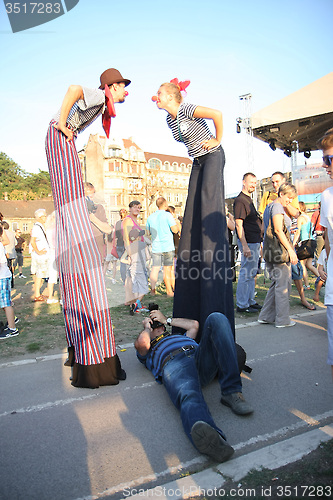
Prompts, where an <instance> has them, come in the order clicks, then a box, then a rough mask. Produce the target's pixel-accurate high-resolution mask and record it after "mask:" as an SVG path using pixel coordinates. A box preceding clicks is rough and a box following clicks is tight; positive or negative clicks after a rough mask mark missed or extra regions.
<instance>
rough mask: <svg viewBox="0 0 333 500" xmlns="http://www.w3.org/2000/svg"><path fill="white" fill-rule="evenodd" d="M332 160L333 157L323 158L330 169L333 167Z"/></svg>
mask: <svg viewBox="0 0 333 500" xmlns="http://www.w3.org/2000/svg"><path fill="white" fill-rule="evenodd" d="M332 159H333V155H326V156H323V162H324V163H325V165H327V166H328V167H330V166H331V165H332Z"/></svg>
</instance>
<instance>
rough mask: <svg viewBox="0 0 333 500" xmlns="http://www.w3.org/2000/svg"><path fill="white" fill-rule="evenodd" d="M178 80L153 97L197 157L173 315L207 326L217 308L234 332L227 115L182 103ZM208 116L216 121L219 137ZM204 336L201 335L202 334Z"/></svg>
mask: <svg viewBox="0 0 333 500" xmlns="http://www.w3.org/2000/svg"><path fill="white" fill-rule="evenodd" d="M189 83H190V82H189V81H187V82H178V80H177V79H176V78H175V79H174V80H171V82H170V83H164V84H162V85H161V86H160V88H159V90H158V92H157V96H154V97H153V101H156V104H157V107H158V108H159V109H164V110H165V111H167V113H168V115H167V119H166V121H167V124H168V126H169V128H170V129H171V131H172V134H173V137H174V139H175V140H176V141H179V142H183V143H184V144H185V146H186V147H187V150H188V154H189V156H192V157H193V158H194V160H193V165H192V172H191V177H190V183H189V189H188V197H187V202H186V207H185V213H184V220H183V226H182V233H181V238H180V242H179V249H178V258H177V267H176V286H175V296H174V308H173V316H174V317H177V318H189V319H196V320H198V321H199V323H200V325H204V323H205V320H206V318H207V317H208V316H209V314H210V313H212V312H221V313H223V314H225V316H226V317H227V318H228V320H229V322H230V325H231V328H232V330H233V331H234V328H235V325H234V305H233V291H232V271H231V269H230V262H229V249H228V248H229V247H228V237H227V224H226V217H225V202H224V181H223V170H224V163H225V158H224V151H223V149H222V147H221V145H220V142H221V139H222V132H223V124H222V113H221V112H220V111H218V110H215V109H211V108H205V107H202V106H196V105H193V104H189V103H184V102H183V96H182V92H184V91H185V88H186V87H187V86H188V85H189ZM205 119H211V120H213V123H214V127H215V136H213V134H212V133H211V131H210V129H209V127H208V125H207V123H206V121H205ZM199 335H200V334H199Z"/></svg>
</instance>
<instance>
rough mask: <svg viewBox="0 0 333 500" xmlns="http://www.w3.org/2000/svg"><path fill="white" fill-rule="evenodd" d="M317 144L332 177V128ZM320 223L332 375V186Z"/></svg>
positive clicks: (325, 196)
mask: <svg viewBox="0 0 333 500" xmlns="http://www.w3.org/2000/svg"><path fill="white" fill-rule="evenodd" d="M318 145H319V147H320V149H322V151H323V167H325V168H326V171H327V174H328V175H329V176H330V178H331V179H333V128H331V129H330V130H328V131H327V132H326V134H325V135H324V136H323V137H322V138H321V139H320V140H319V142H318ZM320 224H321V225H322V226H323V227H325V249H326V254H327V257H328V259H327V280H326V285H325V305H326V306H327V336H328V357H327V364H329V365H331V369H332V377H333V253H332V252H330V248H331V247H332V246H333V186H332V187H329V188H327V189H325V191H324V192H323V193H322V195H321V211H320Z"/></svg>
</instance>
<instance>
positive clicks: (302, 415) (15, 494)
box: [0, 310, 333, 500]
mask: <svg viewBox="0 0 333 500" xmlns="http://www.w3.org/2000/svg"><path fill="white" fill-rule="evenodd" d="M293 317H294V319H295V320H296V322H297V325H296V326H295V327H292V328H285V329H282V330H281V329H277V328H275V327H274V326H273V325H259V324H258V323H257V322H256V321H255V319H254V318H252V320H251V321H249V322H248V323H246V324H238V325H237V341H238V342H239V343H240V344H241V345H242V346H243V347H244V348H245V350H246V351H247V354H248V361H247V362H248V364H249V365H250V366H251V367H252V368H253V371H252V373H251V374H243V377H242V380H243V392H244V395H245V398H246V399H247V400H248V401H249V402H250V403H251V404H252V405H253V406H254V408H255V412H254V414H253V415H250V416H249V417H239V416H237V415H234V414H233V413H232V412H231V411H230V409H229V408H226V407H224V406H223V405H221V404H220V398H219V386H218V383H217V382H216V381H214V382H213V383H212V384H211V385H210V386H208V387H207V388H205V389H204V395H205V399H206V401H207V404H208V406H209V408H210V411H211V413H212V415H213V418H214V420H215V421H216V423H217V425H218V426H219V427H221V428H222V429H223V430H224V432H225V433H226V435H227V438H228V441H229V442H230V444H231V445H232V446H233V447H234V449H235V455H234V457H233V458H232V459H231V460H230V461H228V462H226V463H224V464H214V463H212V461H210V460H209V459H208V458H207V457H206V456H204V455H201V454H199V453H198V452H197V451H196V450H195V449H194V447H193V446H192V445H191V443H190V442H189V440H188V439H187V438H186V436H185V434H184V432H183V430H182V426H181V423H180V419H179V413H178V411H177V410H176V409H175V408H173V406H172V404H171V403H170V400H169V398H168V396H167V394H166V392H165V390H164V388H163V386H160V385H159V384H157V383H156V382H155V381H154V379H153V377H152V375H151V373H150V372H149V371H148V370H146V369H145V368H144V367H143V366H142V365H141V364H140V363H139V362H138V361H137V360H136V357H135V351H134V348H133V344H126V345H121V346H119V347H118V352H119V356H120V358H121V362H122V365H123V367H124V368H125V370H126V372H127V380H126V381H123V382H121V383H120V384H119V385H118V386H113V387H101V388H99V389H96V390H94V391H91V390H87V389H77V388H73V387H72V386H71V385H70V381H69V373H70V370H69V369H68V368H67V367H64V366H63V362H64V359H65V358H66V352H65V351H64V352H63V353H54V355H52V356H38V357H35V358H32V357H30V358H29V359H21V360H19V361H5V362H3V363H0V377H1V381H2V385H1V398H0V423H1V425H0V440H1V452H2V453H1V454H2V462H1V464H2V465H1V468H0V498H4V499H6V500H7V498H8V499H12V498H15V499H16V500H36V498H38V500H50V499H52V500H79V499H80V500H83V499H84V500H93V499H94V500H95V499H96V500H97V499H106V498H108V499H112V500H119V499H121V498H128V497H130V496H132V498H135V495H137V498H144V497H145V496H146V497H148V498H162V499H163V498H164V499H168V498H190V497H189V496H188V490H189V488H191V491H190V494H191V495H192V497H194V496H195V495H197V493H198V492H199V490H200V488H201V490H207V489H209V490H210V491H211V490H212V489H214V488H221V487H222V488H223V484H224V483H225V481H226V477H227V476H228V477H231V478H233V479H234V480H235V481H238V480H239V478H241V477H244V475H246V473H247V472H248V470H249V469H251V468H260V467H261V466H265V467H270V466H272V467H274V468H276V467H279V466H280V465H282V464H286V463H289V462H291V461H294V460H297V459H298V458H300V457H301V456H304V455H305V454H307V453H309V452H310V451H312V450H313V449H315V448H316V447H317V446H318V444H319V443H320V442H321V441H325V440H327V439H329V438H331V437H332V435H333V430H332V427H333V406H332V403H333V397H332V380H331V373H330V369H329V367H328V366H327V365H326V355H327V335H326V314H325V311H323V310H319V311H314V312H311V313H310V312H308V311H304V313H301V314H297V315H293ZM199 471H200V472H199ZM183 476H185V477H183ZM163 495H164V496H163Z"/></svg>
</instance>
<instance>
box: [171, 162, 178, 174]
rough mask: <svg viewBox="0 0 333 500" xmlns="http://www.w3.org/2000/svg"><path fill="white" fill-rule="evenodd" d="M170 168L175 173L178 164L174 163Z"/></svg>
mask: <svg viewBox="0 0 333 500" xmlns="http://www.w3.org/2000/svg"><path fill="white" fill-rule="evenodd" d="M172 167H173V171H174V172H177V167H178V163H177V162H175V161H174V162H173V164H172Z"/></svg>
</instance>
